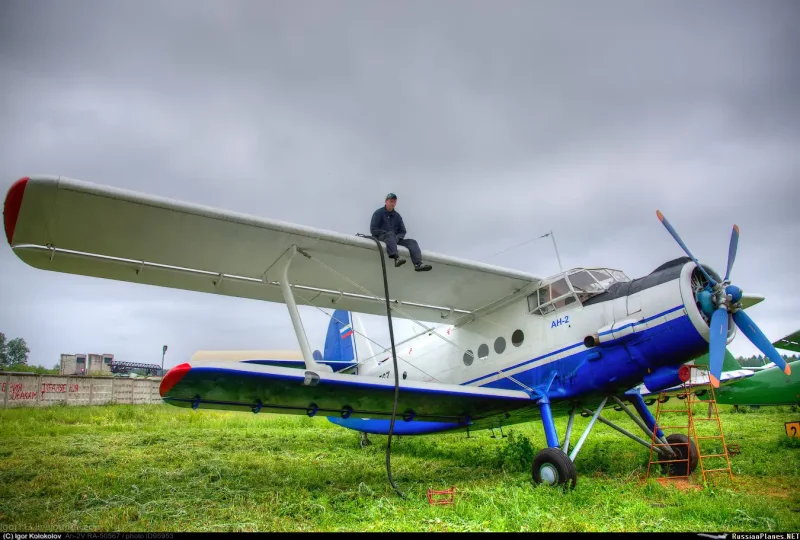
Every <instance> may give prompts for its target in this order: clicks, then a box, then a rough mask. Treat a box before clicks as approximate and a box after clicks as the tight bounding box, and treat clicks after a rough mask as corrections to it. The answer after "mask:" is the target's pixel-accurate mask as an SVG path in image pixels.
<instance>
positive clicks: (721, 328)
mask: <svg viewBox="0 0 800 540" xmlns="http://www.w3.org/2000/svg"><path fill="white" fill-rule="evenodd" d="M710 329H711V343H710V344H709V355H708V378H709V379H710V380H711V386H713V387H714V388H719V379H720V377H722V361H723V360H724V359H725V345H726V344H727V341H728V309H727V308H726V307H725V306H722V307H719V308H717V309H716V310H715V311H714V314H713V315H712V316H711V328H710Z"/></svg>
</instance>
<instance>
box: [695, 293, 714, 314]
mask: <svg viewBox="0 0 800 540" xmlns="http://www.w3.org/2000/svg"><path fill="white" fill-rule="evenodd" d="M697 301H698V303H699V304H700V309H701V310H702V311H703V313H704V314H705V315H706V317H708V318H709V319H710V318H711V316H712V315H713V314H714V310H715V309H717V306H715V305H714V294H713V293H712V292H711V291H709V290H708V289H703V290H702V291H700V292H699V293H697Z"/></svg>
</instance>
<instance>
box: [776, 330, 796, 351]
mask: <svg viewBox="0 0 800 540" xmlns="http://www.w3.org/2000/svg"><path fill="white" fill-rule="evenodd" d="M773 345H774V346H775V347H776V348H778V349H784V350H786V351H794V352H800V330H797V331H795V332H793V333H791V334H789V335H788V336H786V337H782V338H781V339H779V340H778V341H776V342H774V343H773Z"/></svg>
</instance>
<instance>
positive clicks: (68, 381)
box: [0, 371, 163, 408]
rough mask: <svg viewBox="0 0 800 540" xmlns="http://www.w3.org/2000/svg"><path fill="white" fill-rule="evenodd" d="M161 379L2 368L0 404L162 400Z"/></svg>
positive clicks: (102, 402) (37, 405) (21, 404)
mask: <svg viewBox="0 0 800 540" xmlns="http://www.w3.org/2000/svg"><path fill="white" fill-rule="evenodd" d="M159 384H161V379H138V378H134V379H129V378H127V377H70V376H68V375H35V374H33V373H11V372H6V371H0V407H2V408H8V407H46V406H48V405H102V404H104V403H125V404H143V403H163V401H162V400H161V395H160V394H159V393H158V386H159Z"/></svg>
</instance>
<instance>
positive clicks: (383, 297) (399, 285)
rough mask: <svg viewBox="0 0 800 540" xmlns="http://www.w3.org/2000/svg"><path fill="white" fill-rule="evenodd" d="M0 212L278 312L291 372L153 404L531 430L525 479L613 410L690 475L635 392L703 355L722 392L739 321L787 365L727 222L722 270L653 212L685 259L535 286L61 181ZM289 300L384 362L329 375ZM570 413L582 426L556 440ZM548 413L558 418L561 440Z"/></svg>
mask: <svg viewBox="0 0 800 540" xmlns="http://www.w3.org/2000/svg"><path fill="white" fill-rule="evenodd" d="M3 211H4V226H5V231H6V237H7V239H8V242H9V244H10V245H11V248H12V249H13V251H14V253H15V254H16V255H17V257H19V258H20V259H21V260H22V261H23V262H25V263H26V264H28V265H30V266H32V267H34V268H38V269H42V270H50V271H55V272H65V273H71V274H79V275H84V276H92V277H96V278H103V279H111V280H119V281H127V282H133V283H140V284H146V285H154V286H160V287H170V288H177V289H184V290H191V291H197V292H204V293H211V294H222V295H228V296H234V297H241V298H250V299H256V300H263V301H268V302H279V303H284V304H285V305H286V307H287V310H288V312H289V316H290V318H291V321H292V325H293V328H294V331H295V334H296V337H297V340H298V344H299V346H300V350H301V353H302V365H299V366H298V365H290V364H287V363H286V362H283V363H282V362H280V360H281V359H270V358H260V359H253V361H246V362H245V361H242V362H233V363H232V362H214V361H213V359H211V360H208V359H207V360H204V361H202V362H191V363H190V362H185V363H182V364H180V365H177V366H175V367H173V368H172V369H170V370H169V372H168V373H167V374H166V375H165V376H164V378H163V379H162V382H161V386H160V391H161V396H162V398H163V399H164V400H165V401H166V402H167V403H169V404H171V405H175V406H179V407H192V408H195V409H196V408H203V409H206V408H208V409H223V410H238V411H247V412H253V413H258V412H261V411H269V412H273V413H285V414H300V415H303V414H305V415H308V416H312V417H313V416H316V415H321V416H326V417H329V419H331V421H334V422H336V423H337V424H339V425H342V426H344V427H350V428H351V429H354V430H357V431H360V432H362V433H389V434H391V433H397V434H424V433H435V432H442V431H451V430H478V429H495V428H500V429H502V427H504V426H509V425H512V424H515V423H519V422H528V421H532V420H538V421H540V422H542V425H543V428H544V433H545V439H546V447H545V448H544V449H543V450H541V451H540V452H539V453H538V454H537V455H536V456H535V458H534V460H533V463H532V477H533V480H534V481H535V482H537V483H545V484H549V485H562V486H563V485H567V486H574V485H575V482H576V480H577V474H576V470H575V466H574V460H575V459H576V457H577V455H578V452H579V450H580V449H581V447H582V445H583V444H584V442H585V440H586V438H587V436H588V435H589V433H590V432H591V430H592V428H593V426H594V425H595V424H596V421H597V420H598V418H599V417H600V414H601V412H602V411H603V408H604V407H605V406H606V404H612V403H615V404H616V406H617V407H619V408H621V409H622V410H624V411H625V412H626V413H627V414H628V416H629V417H630V418H631V419H632V420H633V421H634V422H635V423H636V424H637V426H639V428H641V429H642V431H643V432H644V433H645V434H647V436H648V438H649V439H650V440H651V441H652V440H656V439H657V440H658V441H659V442H658V443H657V444H653V445H651V443H650V442H648V441H646V440H644V439H642V438H640V437H637V436H635V435H633V434H631V433H629V432H627V431H626V430H625V429H624V428H619V429H617V431H620V433H623V434H624V435H626V436H629V437H631V438H632V439H634V440H637V442H640V443H641V444H643V445H644V446H647V447H648V448H650V447H651V446H652V448H653V450H654V451H655V452H657V453H658V454H660V455H663V456H668V457H670V458H672V459H673V461H675V462H673V463H672V464H671V465H669V467H670V468H671V469H674V470H675V473H676V474H684V473H685V468H686V467H689V468H690V469H691V470H693V469H694V467H695V466H696V465H697V462H696V459H691V458H690V457H691V456H696V452H695V451H694V449H692V448H691V447H692V446H693V443H692V441H689V440H687V438H686V436H685V435H682V434H677V433H673V434H671V435H668V436H666V435H665V434H664V432H663V431H662V430H661V429H660V428H659V427H658V426H657V425H655V419H654V418H653V416H652V414H651V413H650V412H649V410H648V409H647V406H646V404H645V402H644V399H643V397H642V394H641V393H640V392H639V391H637V390H636V388H635V387H636V386H637V385H640V384H644V385H645V386H646V387H647V389H648V390H649V391H650V392H658V391H659V390H660V389H664V388H670V387H673V386H675V385H676V384H679V383H680V382H682V381H685V380H687V378H688V376H689V371H690V370H689V369H688V368H687V367H686V366H684V364H685V363H686V362H688V361H691V360H692V359H694V358H697V357H699V356H701V355H703V354H704V353H706V352H709V354H710V366H709V378H710V381H711V383H712V384H714V385H715V386H719V383H720V377H721V369H722V360H723V354H724V351H725V347H726V345H727V344H728V343H730V341H731V340H732V339H733V338H734V337H735V335H736V331H737V329H738V330H740V331H741V332H742V333H743V334H745V335H746V336H747V337H748V338H749V339H750V341H751V342H753V343H754V344H755V345H756V347H758V348H759V349H760V350H761V351H762V352H763V353H764V354H765V355H766V356H768V357H769V358H770V359H771V360H772V361H773V362H775V364H776V365H778V366H780V367H781V368H782V369H785V370H786V372H787V373H789V369H790V368H789V367H788V366H787V365H786V363H785V362H784V361H783V359H782V358H781V357H780V355H779V354H778V352H777V351H776V350H775V348H774V347H773V346H772V344H771V343H770V342H769V340H768V339H767V338H766V337H765V336H764V334H763V333H762V332H761V330H759V329H758V327H757V326H756V324H755V323H754V322H753V321H752V320H751V319H750V317H749V316H748V315H747V314H746V313H745V309H747V308H748V307H750V306H752V305H755V304H756V303H758V302H760V301H762V300H763V299H764V298H763V297H761V296H758V295H753V294H744V293H743V291H742V290H741V289H740V288H739V287H737V286H736V285H733V284H731V282H730V279H729V278H730V273H731V268H732V266H733V262H734V259H735V254H736V248H737V245H738V238H739V232H738V228H737V227H736V226H735V225H734V229H733V233H732V235H731V240H730V248H729V254H728V265H727V271H726V273H725V277H724V278H721V277H720V276H719V274H718V273H717V272H715V271H714V270H713V269H712V268H711V267H710V266H708V265H705V264H700V263H699V262H698V260H697V259H696V258H695V257H694V256H693V255H692V254H691V253H690V252H689V250H688V248H687V247H686V246H685V244H684V243H683V242H682V240H681V239H680V237H679V236H678V234H677V232H675V230H674V229H673V228H672V226H671V225H670V223H669V222H668V221H667V220H666V218H664V216H663V215H662V214H661V212H660V211H659V212H657V216H658V218H659V219H660V220H661V223H662V224H663V226H664V227H666V229H667V230H668V232H669V233H670V234H671V235H672V237H673V238H674V239H675V241H676V242H677V243H678V244H679V245H680V247H681V248H682V249H683V251H684V253H685V256H682V257H678V258H675V259H673V260H670V261H668V262H665V263H664V264H662V265H661V266H659V267H658V268H656V269H655V270H653V271H652V272H651V273H650V274H648V275H646V276H643V277H640V278H636V279H630V278H629V277H628V276H627V275H626V274H625V273H624V272H622V271H621V270H618V269H614V268H573V269H570V270H567V271H565V272H560V273H558V274H556V275H554V276H550V277H545V278H543V277H540V276H536V275H532V274H529V273H526V272H522V271H517V270H511V269H506V268H500V267H497V266H492V265H488V264H484V263H479V262H473V261H467V260H462V259H458V258H454V257H449V256H446V255H442V254H436V253H426V254H425V257H426V260H427V261H429V262H431V263H432V264H433V271H432V272H426V273H422V274H420V273H417V272H414V270H413V268H406V267H399V268H390V269H388V270H387V266H386V265H385V259H384V248H385V246H384V245H382V244H381V243H380V242H378V241H377V240H375V239H374V238H371V237H364V236H361V235H358V234H343V233H339V232H333V231H328V230H321V229H318V228H311V227H305V226H302V225H296V224H292V223H286V222H282V221H276V220H270V219H265V218H260V217H255V216H250V215H245V214H241V213H236V212H229V211H223V210H219V209H214V208H210V207H206V206H200V205H196V204H191V203H186V202H179V201H175V200H172V199H168V198H162V197H155V196H151V195H145V194H141V193H137V192H132V191H128V190H122V189H117V188H112V187H107V186H101V185H97V184H92V183H88V182H83V181H79V180H75V179H69V178H65V177H60V176H36V177H30V178H23V179H20V180H18V181H17V182H15V183H14V184H13V185H12V186H11V188H10V190H9V192H8V194H7V196H6V199H5V204H4V210H3ZM75 215H80V216H83V218H82V219H79V220H76V219H72V216H75ZM60 216H65V219H60ZM66 216H69V219H66ZM400 251H401V253H403V252H404V251H406V252H407V250H405V248H402V247H401V248H400ZM405 254H406V255H407V253H405ZM299 304H301V305H306V306H313V307H317V308H320V309H324V308H328V309H333V310H343V311H346V312H352V313H362V314H372V315H382V316H386V317H387V321H388V323H389V330H390V339H391V342H392V346H391V351H392V354H391V355H389V356H390V358H387V355H386V354H380V353H379V354H377V355H373V356H372V357H371V358H367V359H365V360H364V361H361V360H359V361H358V362H356V363H353V362H346V363H345V365H343V364H340V363H335V362H334V361H333V360H338V359H326V358H325V357H324V355H323V354H319V353H317V354H315V353H314V352H313V351H312V350H311V347H310V346H309V341H308V338H307V336H306V333H305V330H304V327H303V324H302V320H301V317H300V311H299V309H298V305H299ZM393 318H401V319H406V320H409V321H412V322H413V323H414V324H415V325H417V326H418V327H419V328H420V331H419V333H418V335H415V336H414V337H412V338H411V339H408V340H404V341H402V342H399V343H395V341H394V338H393V333H392V325H391V321H392V319H393ZM340 330H341V329H340ZM349 330H350V329H349V328H347V329H344V333H347V332H348V331H349ZM629 405H631V406H632V407H633V410H631V408H630V407H629ZM612 406H613V405H612ZM576 413H577V414H586V415H589V416H590V420H589V422H588V425H587V426H586V428H585V429H584V431H583V434H582V435H581V436H580V438H579V439H578V441H577V442H576V443H575V444H574V446H573V447H570V445H571V433H572V428H573V425H574V419H575V416H576ZM557 415H559V416H560V415H564V416H566V415H568V416H569V420H568V423H567V427H566V430H565V433H564V434H563V437H559V435H558V433H557V431H556V428H555V423H554V420H553V419H554V417H555V416H557ZM605 423H609V422H608V421H607V420H606V421H605ZM617 427H618V426H617ZM389 440H390V442H391V438H390V439H389ZM679 456H681V457H680V458H679ZM679 459H683V460H684V461H683V462H680V461H677V460H679ZM387 463H388V460H387ZM681 467H683V468H684V470H683V471H681V470H680V468H681Z"/></svg>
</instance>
